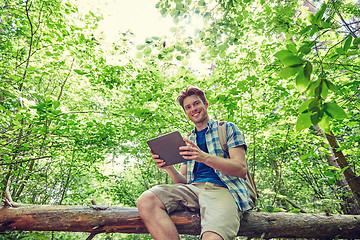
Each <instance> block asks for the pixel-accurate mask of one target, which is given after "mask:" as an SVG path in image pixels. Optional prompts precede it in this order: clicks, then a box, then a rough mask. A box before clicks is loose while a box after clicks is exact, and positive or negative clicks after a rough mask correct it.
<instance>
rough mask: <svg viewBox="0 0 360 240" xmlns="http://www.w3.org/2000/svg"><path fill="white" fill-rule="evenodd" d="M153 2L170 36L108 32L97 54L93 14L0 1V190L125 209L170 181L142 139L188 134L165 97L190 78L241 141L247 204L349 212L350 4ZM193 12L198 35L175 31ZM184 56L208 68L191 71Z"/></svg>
mask: <svg viewBox="0 0 360 240" xmlns="http://www.w3.org/2000/svg"><path fill="white" fill-rule="evenodd" d="M304 4H305V5H304ZM156 7H157V9H158V10H159V12H160V14H162V15H163V16H167V15H170V16H171V17H173V19H174V22H175V23H177V24H178V25H177V27H176V28H173V33H174V35H175V36H176V38H175V39H174V38H171V37H158V36H149V37H148V38H147V39H145V41H144V43H143V44H140V45H139V46H133V45H132V41H131V38H132V34H131V33H130V32H126V33H120V34H119V38H118V39H117V40H116V42H115V43H114V45H113V48H111V49H107V50H106V51H105V50H104V47H103V45H102V44H103V43H102V42H101V39H100V38H99V37H98V36H97V35H96V34H95V33H96V28H97V25H98V23H99V21H100V20H101V17H99V16H97V15H96V14H94V13H92V12H90V13H89V14H87V15H85V16H81V15H80V14H79V12H78V9H77V8H76V7H75V6H74V5H72V4H70V3H69V2H66V1H60V0H56V1H54V0H51V1H50V0H42V1H39V0H24V1H23V0H21V1H7V0H0V8H1V11H0V22H1V25H0V68H1V73H0V114H1V115H0V136H1V137H0V146H1V147H0V166H1V167H0V189H1V191H0V195H2V197H3V196H4V192H5V189H8V190H9V191H10V193H11V195H12V197H13V198H14V200H15V201H19V202H23V203H31V204H35V203H36V204H84V205H88V204H90V201H91V200H95V201H97V202H100V203H102V204H109V205H115V204H118V205H124V206H132V207H134V206H136V199H137V198H138V196H139V195H140V194H141V193H142V192H143V191H144V190H146V189H148V188H150V187H151V186H153V185H156V184H161V183H170V179H169V178H168V176H167V175H166V174H165V173H164V172H163V171H161V170H159V169H157V168H156V167H155V166H154V164H153V162H152V160H151V158H150V155H149V153H148V148H147V145H146V139H149V138H152V137H155V136H157V135H159V134H162V133H166V132H169V131H172V130H173V129H178V130H179V131H180V132H181V133H182V134H183V136H186V134H187V133H188V132H189V131H190V130H191V128H192V125H191V123H190V122H189V121H188V120H187V118H186V117H185V115H184V114H183V112H182V109H181V108H180V107H179V106H178V105H177V104H176V103H175V99H176V96H177V94H178V93H179V91H180V90H181V89H183V88H184V87H185V86H187V85H189V84H191V85H197V86H199V87H201V88H203V89H205V91H206V94H207V98H208V100H209V102H210V108H209V112H210V114H211V116H212V117H214V118H215V119H219V120H227V121H232V122H235V123H236V124H237V125H238V126H239V128H240V129H241V131H242V132H243V133H244V135H245V136H246V141H247V143H248V153H247V157H248V161H249V163H250V165H251V171H252V172H253V173H254V176H255V181H256V183H257V186H258V189H259V192H260V198H259V200H258V201H257V208H259V209H261V210H262V211H268V212H274V211H289V212H299V211H306V212H332V213H354V211H355V210H354V209H356V208H354V207H356V205H354V202H351V201H349V200H351V199H352V198H353V193H354V190H353V189H351V190H352V191H349V189H348V185H347V184H345V185H342V184H341V182H342V183H343V182H344V181H343V179H344V176H343V174H345V173H346V171H349V170H351V171H353V172H354V173H355V174H356V175H357V176H358V175H359V168H358V166H360V162H359V159H360V158H359V154H360V152H359V149H360V148H359V143H360V139H359V136H360V134H359V126H360V125H359V120H360V118H359V116H360V115H359V105H360V104H359V99H360V96H359V73H358V72H359V68H360V66H359V44H360V41H359V37H358V36H359V34H360V33H359V23H358V21H359V9H358V7H357V6H356V5H355V4H353V2H351V1H336V0H332V1H327V2H323V1H314V2H310V1H306V2H305V3H303V2H298V1H287V2H281V1H273V0H266V1H265V0H259V1H232V0H229V1H213V0H209V1H203V0H201V1H188V0H183V1H181V0H172V1H169V0H160V1H159V2H158V3H157V5H156ZM199 16H201V17H202V18H203V19H204V27H203V28H202V29H198V30H197V31H196V32H195V34H194V35H188V34H187V33H186V30H185V29H186V28H185V27H184V26H185V25H186V24H187V23H188V22H191V21H192V19H193V18H195V17H199ZM79 26H81V27H79ZM131 49H136V52H137V53H136V56H135V57H134V56H132V55H130V53H131V51H130V50H131ZM196 54H200V59H201V61H202V63H203V65H204V66H206V67H207V70H206V72H200V71H199V70H197V69H196V67H195V66H193V63H192V59H193V58H194V56H196ZM110 56H112V57H114V56H116V57H118V58H120V59H129V60H128V61H121V62H120V61H119V62H118V63H114V62H111V61H109V60H108V59H109V57H110ZM318 127H319V128H320V130H319V128H318ZM321 129H322V131H321ZM324 134H332V136H335V137H336V140H337V142H338V143H339V146H337V148H336V150H337V151H341V152H342V153H343V154H344V155H345V156H346V159H345V161H346V163H347V166H346V167H342V168H339V167H338V166H336V165H332V164H331V162H330V161H329V158H330V157H332V156H333V153H334V151H332V150H331V147H332V146H330V144H329V142H328V141H327V140H326V139H325V138H324V136H325V135H324ZM345 182H346V181H345ZM26 234H27V233H26ZM26 234H25V235H21V234H20V235H16V234H9V235H8V236H10V235H11V236H13V238H14V239H17V238H19V239H24V237H26V236H28V235H26ZM37 234H38V233H32V234H30V235H31V236H30V237H35V236H38V237H39V236H40V235H41V233H39V235H37ZM54 234H55V235H56V236H58V238H59V239H67V238H68V237H69V238H71V235H66V234H63V233H54ZM48 236H49V235H46V234H45V235H43V237H44V238H46V237H48ZM1 237H2V236H1V235H0V239H1ZM138 237H139V238H140V236H133V235H124V236H123V235H120V234H117V235H116V234H114V235H112V234H110V235H106V236H102V238H106V239H123V238H124V239H138ZM39 238H40V237H39ZM74 238H76V236H74ZM141 238H143V239H146V238H148V236H141ZM25 239H26V238H25Z"/></svg>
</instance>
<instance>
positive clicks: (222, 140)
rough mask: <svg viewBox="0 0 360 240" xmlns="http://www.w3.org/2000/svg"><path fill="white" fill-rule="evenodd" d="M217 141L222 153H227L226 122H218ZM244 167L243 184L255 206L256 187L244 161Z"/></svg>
mask: <svg viewBox="0 0 360 240" xmlns="http://www.w3.org/2000/svg"><path fill="white" fill-rule="evenodd" d="M218 131H219V141H220V145H221V148H222V150H223V151H224V152H228V150H227V134H226V121H220V122H219V128H218ZM246 165H247V167H248V170H247V173H246V177H245V182H246V185H247V187H248V189H249V192H250V196H251V199H252V201H253V202H254V204H255V201H256V199H257V198H258V197H259V194H258V191H257V189H256V185H255V181H254V178H253V176H252V175H251V173H250V171H249V164H248V162H247V160H246Z"/></svg>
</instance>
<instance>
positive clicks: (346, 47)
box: [344, 35, 353, 52]
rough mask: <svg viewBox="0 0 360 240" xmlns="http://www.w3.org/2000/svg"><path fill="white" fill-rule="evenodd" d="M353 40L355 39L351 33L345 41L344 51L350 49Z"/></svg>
mask: <svg viewBox="0 0 360 240" xmlns="http://www.w3.org/2000/svg"><path fill="white" fill-rule="evenodd" d="M352 40H353V38H352V36H351V35H349V37H348V38H347V39H346V41H345V43H344V52H347V51H348V50H349V48H350V46H351V42H352Z"/></svg>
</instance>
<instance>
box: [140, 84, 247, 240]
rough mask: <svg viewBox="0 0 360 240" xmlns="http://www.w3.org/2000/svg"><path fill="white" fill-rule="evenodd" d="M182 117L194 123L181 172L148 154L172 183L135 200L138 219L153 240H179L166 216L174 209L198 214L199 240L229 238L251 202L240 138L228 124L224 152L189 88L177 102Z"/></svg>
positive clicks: (200, 100) (200, 99) (201, 99)
mask: <svg viewBox="0 0 360 240" xmlns="http://www.w3.org/2000/svg"><path fill="white" fill-rule="evenodd" d="M177 100H178V102H179V104H180V105H181V106H182V108H183V110H184V112H185V114H186V116H187V117H188V118H189V119H190V120H191V121H192V122H193V123H194V125H195V128H194V130H193V131H192V132H191V135H190V136H189V140H188V139H184V140H185V141H186V142H187V146H183V147H180V154H181V155H182V156H183V157H184V158H185V159H186V160H188V162H185V163H183V164H181V167H180V171H178V170H177V169H176V168H174V167H173V166H166V167H163V165H164V164H165V162H164V161H163V160H162V159H160V158H159V156H158V155H155V154H152V158H153V159H154V161H155V163H156V165H157V167H159V168H162V169H164V170H166V172H167V173H168V174H169V176H170V178H171V179H172V181H173V182H174V185H160V186H155V187H153V188H151V189H149V190H147V191H145V192H144V193H143V194H142V195H141V196H140V197H139V199H138V202H137V206H138V210H139V213H140V217H141V219H142V220H143V222H144V223H145V225H146V227H147V229H148V230H149V232H150V234H151V236H152V237H153V238H154V239H157V240H178V239H180V238H179V234H178V232H177V229H176V227H175V225H174V223H173V222H172V221H171V219H170V217H169V214H170V213H171V212H173V211H175V210H190V211H196V210H200V215H201V239H206V240H210V239H211V240H217V239H219V240H221V239H224V240H227V239H233V238H234V237H235V236H236V235H237V233H238V230H239V227H240V220H241V218H242V213H243V212H244V211H247V210H250V209H251V208H252V206H253V202H252V200H251V198H250V194H249V191H248V189H247V186H246V183H245V180H244V178H245V175H246V172H247V165H246V160H245V151H246V144H245V141H244V137H243V135H242V134H241V132H240V131H239V129H238V128H237V127H236V126H235V125H234V124H233V123H229V122H228V123H227V126H226V132H227V147H228V152H224V151H223V150H222V148H221V146H220V142H219V136H218V125H219V122H218V121H214V120H213V119H210V117H209V115H208V111H207V109H208V107H209V102H208V101H207V100H206V97H205V94H204V92H203V91H202V90H201V89H199V88H197V87H193V86H188V87H187V88H186V89H184V90H183V91H181V93H180V95H179V96H178V98H177ZM195 143H196V144H195Z"/></svg>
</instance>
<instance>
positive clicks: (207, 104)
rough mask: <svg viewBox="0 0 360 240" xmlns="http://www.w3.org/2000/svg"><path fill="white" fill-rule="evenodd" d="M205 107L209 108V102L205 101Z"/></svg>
mask: <svg viewBox="0 0 360 240" xmlns="http://www.w3.org/2000/svg"><path fill="white" fill-rule="evenodd" d="M205 106H206V108H208V107H209V101H208V100H205Z"/></svg>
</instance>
